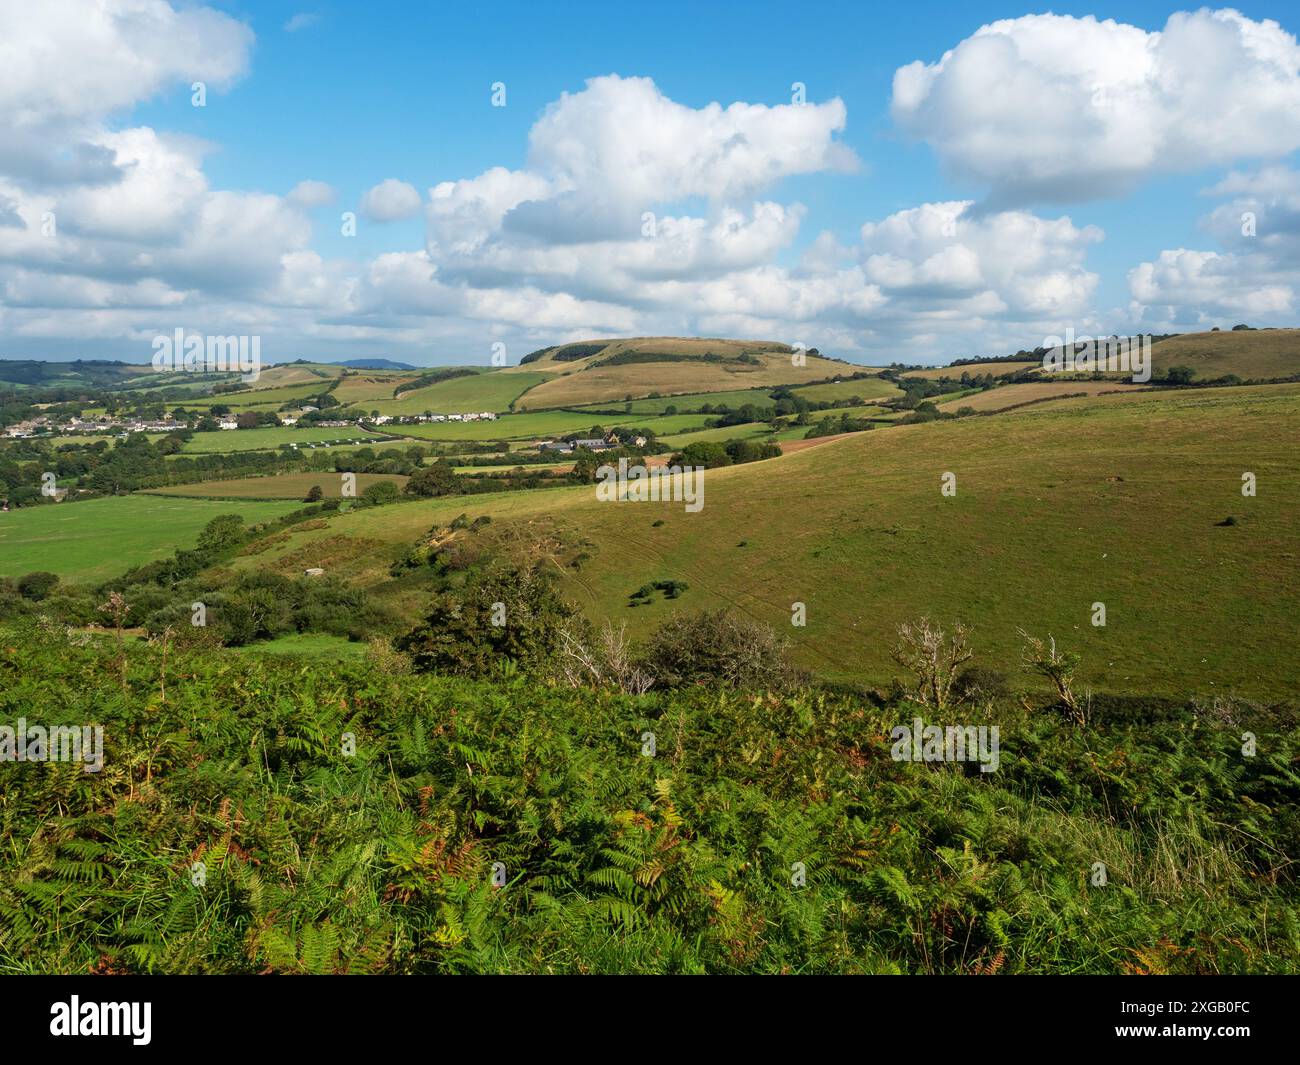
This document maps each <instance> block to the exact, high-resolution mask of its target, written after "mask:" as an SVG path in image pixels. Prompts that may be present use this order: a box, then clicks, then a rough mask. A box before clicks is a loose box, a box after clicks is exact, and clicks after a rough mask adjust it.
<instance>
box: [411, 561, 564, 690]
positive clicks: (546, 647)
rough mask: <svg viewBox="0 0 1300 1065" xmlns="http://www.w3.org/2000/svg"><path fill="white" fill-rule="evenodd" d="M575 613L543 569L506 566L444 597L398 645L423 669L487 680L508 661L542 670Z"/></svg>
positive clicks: (523, 666) (471, 581) (478, 577)
mask: <svg viewBox="0 0 1300 1065" xmlns="http://www.w3.org/2000/svg"><path fill="white" fill-rule="evenodd" d="M575 613H576V612H575V611H574V609H573V607H571V606H569V604H568V603H566V602H565V601H564V600H563V599H561V598H560V597H559V595H558V594H557V593H556V592H555V589H554V588H553V587H552V585H551V582H550V580H549V579H548V578H547V577H546V575H545V574H544V573H543V572H542V571H541V570H540V568H538V567H529V568H524V567H519V566H513V565H506V564H501V565H498V566H496V567H494V568H493V569H490V570H488V571H486V572H484V573H481V574H479V575H477V576H476V577H474V578H473V579H471V580H470V581H469V582H467V583H466V585H465V587H464V588H462V589H459V590H457V591H449V592H444V593H443V594H441V595H439V596H438V598H437V600H436V601H435V602H434V605H433V609H432V610H431V611H430V612H429V614H428V615H427V616H426V617H425V619H424V621H423V622H422V623H421V624H419V625H417V626H416V627H415V628H413V629H412V630H411V631H410V632H408V633H406V634H405V635H403V636H401V637H399V638H398V639H397V641H396V642H395V644H394V646H395V647H396V648H397V649H398V650H399V651H403V652H405V653H406V654H408V655H410V656H411V659H412V662H413V664H414V666H415V668H416V669H417V670H421V671H436V672H440V673H461V674H469V675H475V676H486V675H489V674H490V673H491V672H493V671H494V670H495V668H496V666H497V663H498V662H500V661H501V660H503V659H510V660H512V661H514V662H516V663H517V664H518V665H520V666H521V667H522V668H524V669H525V670H530V671H541V670H543V669H544V668H545V666H546V664H547V662H548V660H549V659H550V658H551V656H552V655H553V654H554V653H555V652H556V651H557V650H558V649H559V646H560V626H561V624H562V623H563V622H565V621H567V620H568V619H569V618H571V617H573V616H574V614H575Z"/></svg>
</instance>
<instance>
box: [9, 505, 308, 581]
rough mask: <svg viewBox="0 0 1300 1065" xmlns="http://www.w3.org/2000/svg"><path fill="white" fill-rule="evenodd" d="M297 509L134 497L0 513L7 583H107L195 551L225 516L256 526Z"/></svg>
mask: <svg viewBox="0 0 1300 1065" xmlns="http://www.w3.org/2000/svg"><path fill="white" fill-rule="evenodd" d="M298 506H299V504H297V503H261V502H249V503H232V502H228V501H225V500H206V499H165V498H160V497H159V496H151V495H129V496H114V497H111V498H106V499H88V500H85V501H84V502H79V503H56V504H53V505H47V506H40V507H24V508H23V509H21V510H13V511H9V512H8V513H0V576H4V577H18V576H21V575H22V574H24V573H31V572H32V571H34V570H48V571H49V572H51V573H57V574H58V575H59V576H60V577H62V578H63V579H64V580H66V581H102V580H107V579H108V578H110V577H115V576H117V575H118V574H120V573H122V572H123V571H125V570H126V569H128V568H130V567H131V566H138V565H140V564H142V563H145V562H152V561H154V560H156V559H160V558H165V557H167V556H168V555H170V554H171V553H172V552H173V551H174V550H175V549H176V548H177V547H191V546H193V544H194V541H195V539H196V537H197V536H198V534H199V531H200V530H201V529H202V528H203V526H204V525H206V524H207V523H208V522H209V521H211V520H212V519H213V518H215V517H216V516H217V515H218V514H239V515H242V516H243V518H244V520H245V521H246V522H247V523H248V524H250V525H251V524H253V523H254V522H260V521H268V520H270V519H272V518H278V517H280V516H281V515H283V514H287V513H289V512H290V511H292V510H296V509H297V508H298Z"/></svg>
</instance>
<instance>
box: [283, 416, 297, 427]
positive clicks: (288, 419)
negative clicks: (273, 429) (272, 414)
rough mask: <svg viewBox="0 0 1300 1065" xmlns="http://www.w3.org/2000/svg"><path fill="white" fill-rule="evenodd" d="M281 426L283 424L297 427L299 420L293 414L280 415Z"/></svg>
mask: <svg viewBox="0 0 1300 1065" xmlns="http://www.w3.org/2000/svg"><path fill="white" fill-rule="evenodd" d="M280 424H281V425H297V424H298V418H297V417H296V416H295V415H293V414H281V415H280Z"/></svg>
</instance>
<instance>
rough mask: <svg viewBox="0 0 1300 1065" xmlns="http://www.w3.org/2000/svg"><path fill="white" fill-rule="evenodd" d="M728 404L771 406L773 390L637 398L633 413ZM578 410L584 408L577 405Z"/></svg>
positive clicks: (614, 406)
mask: <svg viewBox="0 0 1300 1065" xmlns="http://www.w3.org/2000/svg"><path fill="white" fill-rule="evenodd" d="M724 403H725V404H726V405H727V406H728V407H731V408H732V409H735V408H737V407H743V406H744V405H745V404H746V403H752V404H754V406H756V407H770V406H771V405H772V390H771V389H770V388H742V389H739V390H737V391H734V392H693V393H689V394H687V395H681V396H661V397H659V398H658V399H635V400H633V401H632V413H633V414H662V413H663V412H664V411H665V410H667V409H668V408H669V407H676V408H677V410H678V412H679V413H681V414H690V413H692V412H694V411H698V410H699V409H700V408H701V407H703V406H704V405H706V404H712V405H713V406H715V407H716V406H718V405H719V404H724ZM624 406H625V404H624V403H607V404H597V405H596V409H599V410H619V411H621V410H622V409H623V407H624ZM574 409H576V410H582V409H583V408H581V407H577V408H574Z"/></svg>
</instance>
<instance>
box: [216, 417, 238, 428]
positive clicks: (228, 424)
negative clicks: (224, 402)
mask: <svg viewBox="0 0 1300 1065" xmlns="http://www.w3.org/2000/svg"><path fill="white" fill-rule="evenodd" d="M217 425H218V427H220V428H222V429H238V428H239V423H238V422H237V421H235V419H234V418H222V419H221V421H219V422H218V423H217Z"/></svg>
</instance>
